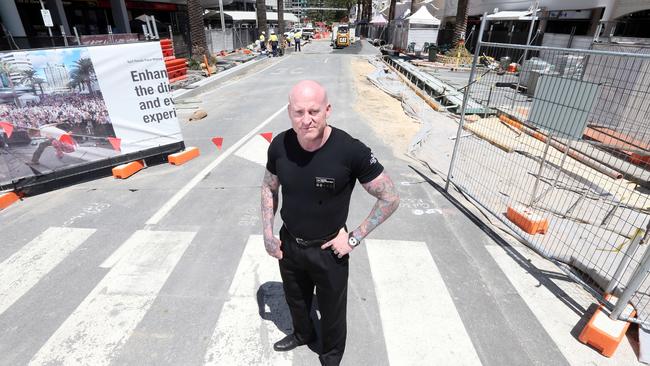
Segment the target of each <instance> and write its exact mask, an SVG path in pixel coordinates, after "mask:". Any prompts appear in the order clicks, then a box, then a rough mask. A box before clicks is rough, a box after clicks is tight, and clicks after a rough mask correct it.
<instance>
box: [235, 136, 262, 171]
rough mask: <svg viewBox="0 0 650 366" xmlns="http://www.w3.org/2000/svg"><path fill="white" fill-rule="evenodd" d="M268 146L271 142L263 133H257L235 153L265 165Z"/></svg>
mask: <svg viewBox="0 0 650 366" xmlns="http://www.w3.org/2000/svg"><path fill="white" fill-rule="evenodd" d="M268 148H269V142H268V141H267V140H266V139H265V138H264V137H262V136H261V135H257V136H256V137H253V138H252V139H250V140H249V141H248V143H246V144H245V145H244V146H242V148H241V149H239V150H237V152H235V155H236V156H239V157H240V158H244V159H246V160H250V161H252V162H253V163H257V164H259V165H261V166H263V167H265V166H266V151H267V150H268Z"/></svg>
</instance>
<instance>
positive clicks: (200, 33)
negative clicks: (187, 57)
mask: <svg viewBox="0 0 650 366" xmlns="http://www.w3.org/2000/svg"><path fill="white" fill-rule="evenodd" d="M187 15H188V18H189V21H190V41H191V42H192V47H191V48H190V54H191V55H192V58H193V59H196V60H201V62H202V61H203V60H202V59H203V56H204V55H207V56H209V55H208V54H207V49H208V47H207V43H206V41H205V29H204V24H203V6H202V5H201V2H200V1H199V0H187Z"/></svg>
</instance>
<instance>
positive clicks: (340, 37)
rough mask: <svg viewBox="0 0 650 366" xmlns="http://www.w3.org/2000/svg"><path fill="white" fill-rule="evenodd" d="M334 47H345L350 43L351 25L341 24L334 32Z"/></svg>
mask: <svg viewBox="0 0 650 366" xmlns="http://www.w3.org/2000/svg"><path fill="white" fill-rule="evenodd" d="M332 34H333V35H335V38H334V42H333V43H334V48H343V47H347V46H349V45H350V27H349V26H348V25H347V24H339V25H338V27H337V28H336V30H335V31H334V32H332Z"/></svg>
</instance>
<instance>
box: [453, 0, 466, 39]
mask: <svg viewBox="0 0 650 366" xmlns="http://www.w3.org/2000/svg"><path fill="white" fill-rule="evenodd" d="M468 4H469V0H458V7H457V8H456V24H454V38H453V41H452V43H453V44H454V46H457V45H458V43H459V42H460V41H464V40H465V31H466V30H467V6H468Z"/></svg>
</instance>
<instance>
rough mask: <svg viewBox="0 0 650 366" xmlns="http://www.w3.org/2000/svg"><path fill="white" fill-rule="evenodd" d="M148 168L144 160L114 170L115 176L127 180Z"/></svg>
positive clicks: (119, 166)
mask: <svg viewBox="0 0 650 366" xmlns="http://www.w3.org/2000/svg"><path fill="white" fill-rule="evenodd" d="M145 167H146V165H145V162H144V160H136V161H132V162H130V163H126V164H122V165H118V166H116V167H115V168H113V176H114V177H115V178H119V179H126V178H128V177H130V176H132V175H133V174H135V173H137V172H139V171H140V170H142V169H144V168H145Z"/></svg>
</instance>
